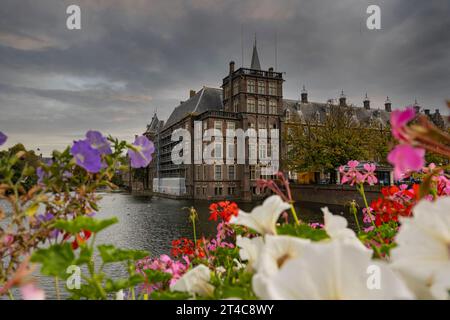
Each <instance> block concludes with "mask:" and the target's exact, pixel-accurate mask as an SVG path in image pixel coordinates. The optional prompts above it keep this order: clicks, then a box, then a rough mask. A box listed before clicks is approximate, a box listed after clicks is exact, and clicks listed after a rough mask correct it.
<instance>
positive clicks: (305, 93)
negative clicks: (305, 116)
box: [300, 85, 308, 103]
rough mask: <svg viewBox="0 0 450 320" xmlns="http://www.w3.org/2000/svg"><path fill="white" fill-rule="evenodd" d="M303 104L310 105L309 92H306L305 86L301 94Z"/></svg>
mask: <svg viewBox="0 0 450 320" xmlns="http://www.w3.org/2000/svg"><path fill="white" fill-rule="evenodd" d="M300 96H301V101H302V103H308V91H306V88H305V86H304V85H303V88H302V91H301V93H300Z"/></svg>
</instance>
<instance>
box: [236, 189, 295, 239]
mask: <svg viewBox="0 0 450 320" xmlns="http://www.w3.org/2000/svg"><path fill="white" fill-rule="evenodd" d="M290 207H291V206H290V204H289V203H286V202H284V201H283V200H282V199H281V197H280V196H276V195H274V196H270V197H269V198H267V199H266V200H265V201H264V203H263V204H262V205H261V206H257V207H255V208H253V210H252V212H251V213H246V212H244V211H242V210H239V214H238V216H237V217H236V216H232V217H231V219H230V223H232V224H238V225H241V226H245V227H248V228H251V229H253V230H255V231H256V232H258V233H260V234H262V235H265V234H276V223H277V220H278V218H279V217H280V215H281V214H282V213H283V211H285V210H288V209H290Z"/></svg>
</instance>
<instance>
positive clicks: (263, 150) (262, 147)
mask: <svg viewBox="0 0 450 320" xmlns="http://www.w3.org/2000/svg"><path fill="white" fill-rule="evenodd" d="M259 159H260V160H261V159H267V144H264V143H260V144H259Z"/></svg>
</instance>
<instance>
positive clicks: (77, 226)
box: [55, 216, 118, 234]
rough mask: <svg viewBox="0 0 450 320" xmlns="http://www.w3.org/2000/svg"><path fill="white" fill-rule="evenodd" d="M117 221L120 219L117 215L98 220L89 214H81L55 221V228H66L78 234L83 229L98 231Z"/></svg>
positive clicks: (65, 229)
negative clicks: (71, 218)
mask: <svg viewBox="0 0 450 320" xmlns="http://www.w3.org/2000/svg"><path fill="white" fill-rule="evenodd" d="M117 222H118V220H117V218H116V217H113V218H110V219H104V220H98V219H94V218H91V217H88V216H79V217H76V218H75V219H73V220H57V221H56V222H55V228H57V229H61V230H64V231H66V232H69V233H71V234H77V233H79V232H80V231H82V230H88V231H91V232H94V233H97V232H100V231H101V230H103V229H105V228H107V227H109V226H111V225H113V224H115V223H117Z"/></svg>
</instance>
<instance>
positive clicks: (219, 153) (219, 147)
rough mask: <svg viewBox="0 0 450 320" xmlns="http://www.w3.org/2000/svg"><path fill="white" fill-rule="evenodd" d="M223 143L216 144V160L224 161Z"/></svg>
mask: <svg viewBox="0 0 450 320" xmlns="http://www.w3.org/2000/svg"><path fill="white" fill-rule="evenodd" d="M222 148H223V147H222V143H220V142H214V158H216V159H222Z"/></svg>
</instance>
